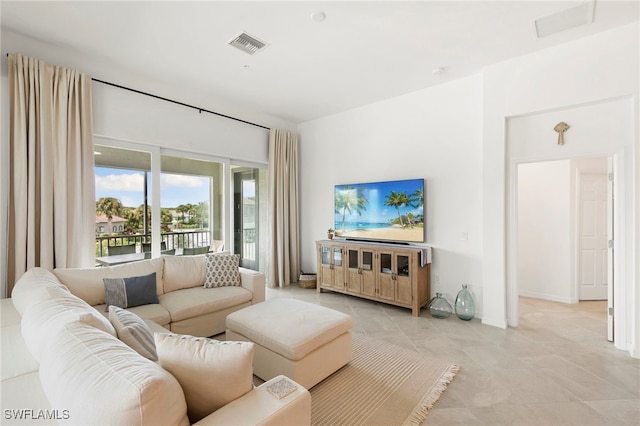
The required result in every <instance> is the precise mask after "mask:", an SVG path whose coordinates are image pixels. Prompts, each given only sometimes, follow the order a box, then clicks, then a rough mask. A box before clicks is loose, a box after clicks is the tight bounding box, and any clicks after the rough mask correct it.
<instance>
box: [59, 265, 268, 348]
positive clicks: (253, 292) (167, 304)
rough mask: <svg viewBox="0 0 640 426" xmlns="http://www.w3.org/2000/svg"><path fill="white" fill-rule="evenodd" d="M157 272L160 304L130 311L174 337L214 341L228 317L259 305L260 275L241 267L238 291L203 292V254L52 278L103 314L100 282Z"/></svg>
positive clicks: (65, 272) (262, 291)
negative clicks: (165, 329) (161, 327)
mask: <svg viewBox="0 0 640 426" xmlns="http://www.w3.org/2000/svg"><path fill="white" fill-rule="evenodd" d="M153 272H155V273H156V290H157V294H158V299H159V301H160V303H159V304H151V305H142V306H136V307H133V308H129V310H131V311H132V312H134V313H135V314H137V315H139V316H140V317H142V318H144V319H148V320H152V321H154V322H156V323H158V324H160V325H161V326H163V327H165V328H167V329H168V330H171V331H172V332H174V333H180V334H190V335H193V336H204V337H208V336H213V335H216V334H220V333H224V331H225V318H226V317H227V315H228V314H230V313H231V312H233V311H237V310H238V309H242V308H244V307H247V306H250V305H252V304H256V303H260V302H264V299H265V281H264V274H262V273H259V272H256V271H252V270H250V269H245V268H240V282H241V284H242V286H241V287H219V288H215V289H208V288H204V287H203V283H204V280H205V276H206V266H205V255H197V256H162V257H161V258H158V259H150V260H144V261H140V262H133V263H127V264H124V265H117V266H110V267H105V268H87V269H82V268H80V269H55V270H54V271H53V273H54V274H55V276H56V277H57V278H58V279H59V280H60V282H61V283H62V284H64V285H65V286H67V288H68V289H69V291H71V293H73V294H75V295H76V296H78V297H80V298H81V299H82V300H84V301H85V302H87V303H88V304H90V305H91V306H93V307H95V308H96V309H98V310H99V311H100V312H104V311H105V310H106V305H105V291H104V283H103V278H126V277H131V276H141V275H148V274H150V273H153Z"/></svg>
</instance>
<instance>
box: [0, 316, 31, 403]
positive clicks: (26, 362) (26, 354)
mask: <svg viewBox="0 0 640 426" xmlns="http://www.w3.org/2000/svg"><path fill="white" fill-rule="evenodd" d="M34 371H35V372H37V371H38V361H36V359H35V358H34V357H33V355H31V351H30V350H29V348H27V345H26V344H25V341H24V338H23V337H22V331H21V329H20V324H19V323H18V324H14V325H11V326H7V327H4V326H3V327H2V332H1V333H0V380H1V381H3V382H4V381H5V380H7V379H10V378H12V377H18V376H22V375H23V374H28V373H32V372H34ZM2 390H3V391H4V388H3V389H2ZM2 393H3V394H4V392H2ZM3 396H4V395H3Z"/></svg>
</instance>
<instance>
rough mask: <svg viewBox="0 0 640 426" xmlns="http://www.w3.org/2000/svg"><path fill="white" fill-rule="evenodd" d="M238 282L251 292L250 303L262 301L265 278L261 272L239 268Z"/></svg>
mask: <svg viewBox="0 0 640 426" xmlns="http://www.w3.org/2000/svg"><path fill="white" fill-rule="evenodd" d="M240 283H241V284H242V287H244V288H246V289H247V290H249V291H251V292H252V293H253V297H252V299H251V303H252V304H253V305H255V304H256V303H260V302H264V299H265V278H264V274H263V273H262V272H258V271H253V270H251V269H247V268H242V267H241V268H240Z"/></svg>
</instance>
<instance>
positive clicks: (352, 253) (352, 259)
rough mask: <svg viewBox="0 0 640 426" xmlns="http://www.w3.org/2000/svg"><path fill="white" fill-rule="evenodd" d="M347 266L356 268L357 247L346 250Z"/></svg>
mask: <svg viewBox="0 0 640 426" xmlns="http://www.w3.org/2000/svg"><path fill="white" fill-rule="evenodd" d="M347 261H348V262H349V263H348V267H349V269H358V267H359V266H358V250H357V249H349V250H348V260H347Z"/></svg>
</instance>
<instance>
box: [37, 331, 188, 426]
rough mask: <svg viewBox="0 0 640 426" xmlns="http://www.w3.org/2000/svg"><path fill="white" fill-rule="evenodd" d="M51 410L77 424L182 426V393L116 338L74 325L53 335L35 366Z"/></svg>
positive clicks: (158, 368)
mask: <svg viewBox="0 0 640 426" xmlns="http://www.w3.org/2000/svg"><path fill="white" fill-rule="evenodd" d="M40 379H41V382H42V388H43V389H44V391H45V393H46V395H47V397H48V398H49V401H50V402H51V406H52V407H59V408H64V409H67V410H69V414H70V418H69V420H68V421H67V422H65V421H61V423H62V424H64V423H72V424H77V425H97V424H101V425H107V424H113V425H115V424H119V425H154V426H155V425H185V426H186V425H188V418H187V416H186V411H187V407H186V402H185V398H184V393H183V392H182V388H181V387H180V384H179V383H178V382H177V380H176V379H175V378H174V377H173V376H172V375H171V374H169V373H168V372H167V371H165V370H164V369H163V368H162V367H161V366H160V365H158V364H156V363H154V362H152V361H150V360H148V359H146V358H143V357H141V356H140V355H138V354H137V353H136V352H135V351H134V350H133V349H131V348H129V347H128V346H127V345H125V344H124V343H122V342H121V341H119V340H118V339H117V338H115V337H113V336H111V335H109V334H107V333H104V332H102V331H100V330H97V329H95V328H93V327H90V326H88V325H87V324H83V323H80V322H71V323H67V324H66V325H64V326H63V327H62V328H61V329H60V330H58V332H57V333H56V334H55V335H54V336H53V339H52V344H51V345H50V347H49V353H48V355H47V356H46V357H44V358H43V359H42V361H41V362H40Z"/></svg>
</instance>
